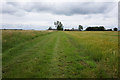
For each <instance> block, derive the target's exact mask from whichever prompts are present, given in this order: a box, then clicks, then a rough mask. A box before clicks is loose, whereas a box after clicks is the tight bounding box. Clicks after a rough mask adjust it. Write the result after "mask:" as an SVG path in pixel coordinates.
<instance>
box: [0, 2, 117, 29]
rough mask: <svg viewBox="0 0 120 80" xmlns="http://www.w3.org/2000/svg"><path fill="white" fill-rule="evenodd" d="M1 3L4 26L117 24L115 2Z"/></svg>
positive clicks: (29, 27) (23, 27)
mask: <svg viewBox="0 0 120 80" xmlns="http://www.w3.org/2000/svg"><path fill="white" fill-rule="evenodd" d="M0 6H2V12H1V13H0V14H2V24H3V28H22V29H40V30H46V29H47V28H48V27H49V26H52V27H53V28H54V21H57V20H58V21H61V22H62V23H63V25H64V28H78V25H83V26H84V28H86V27H88V26H105V27H106V28H113V27H117V26H118V23H117V21H118V3H117V2H79V1H78V2H77V1H76V2H68V1H67V2H34V0H33V1H31V2H17V1H14V2H8V1H4V2H2V3H0Z"/></svg>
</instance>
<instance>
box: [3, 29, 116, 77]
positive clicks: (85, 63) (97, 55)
mask: <svg viewBox="0 0 120 80" xmlns="http://www.w3.org/2000/svg"><path fill="white" fill-rule="evenodd" d="M117 72H118V32H115V31H91V32H89V31H32V30H31V31H27V30H3V31H2V76H3V78H116V77H117V76H118V74H117Z"/></svg>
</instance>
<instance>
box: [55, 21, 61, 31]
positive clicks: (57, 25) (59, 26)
mask: <svg viewBox="0 0 120 80" xmlns="http://www.w3.org/2000/svg"><path fill="white" fill-rule="evenodd" d="M54 25H55V27H57V30H63V24H62V23H61V22H60V21H57V22H54Z"/></svg>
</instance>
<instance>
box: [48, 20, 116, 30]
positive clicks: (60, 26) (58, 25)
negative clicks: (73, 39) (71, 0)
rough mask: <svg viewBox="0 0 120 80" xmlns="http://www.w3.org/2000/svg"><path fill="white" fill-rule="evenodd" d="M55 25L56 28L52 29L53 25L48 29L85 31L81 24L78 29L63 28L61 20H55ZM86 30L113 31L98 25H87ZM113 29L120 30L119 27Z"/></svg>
mask: <svg viewBox="0 0 120 80" xmlns="http://www.w3.org/2000/svg"><path fill="white" fill-rule="evenodd" d="M54 25H55V27H56V29H52V27H49V28H48V30H61V31H63V30H64V31H83V26H82V25H79V26H78V29H74V28H72V29H63V27H64V26H63V24H62V23H61V22H60V21H56V22H54ZM84 31H112V29H105V27H104V26H96V27H87V28H86V29H85V30H84ZM113 31H118V28H116V27H115V28H113Z"/></svg>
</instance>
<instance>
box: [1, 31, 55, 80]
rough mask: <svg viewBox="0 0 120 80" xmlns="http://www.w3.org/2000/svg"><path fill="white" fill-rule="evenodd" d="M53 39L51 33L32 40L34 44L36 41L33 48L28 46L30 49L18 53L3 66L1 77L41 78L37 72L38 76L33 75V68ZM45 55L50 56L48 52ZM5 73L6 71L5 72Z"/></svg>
mask: <svg viewBox="0 0 120 80" xmlns="http://www.w3.org/2000/svg"><path fill="white" fill-rule="evenodd" d="M54 38H55V36H54V33H52V34H50V35H46V36H43V38H41V37H39V38H37V39H36V40H34V42H35V41H36V43H34V42H33V44H34V45H33V46H30V48H27V49H25V50H23V51H20V52H19V53H18V54H20V55H17V56H14V58H13V59H12V60H11V61H10V63H8V64H6V65H4V66H3V71H4V73H3V77H8V78H9V77H18V78H19V77H32V76H33V77H42V76H41V75H40V74H39V72H38V74H35V73H34V69H36V68H34V67H35V66H38V63H39V59H40V58H39V57H41V58H44V56H45V54H44V56H42V55H41V53H42V52H43V53H45V48H47V49H48V48H49V46H48V43H49V45H50V42H53V41H54ZM26 45H28V44H26ZM47 46H48V47H47ZM50 46H52V45H50ZM35 49H36V50H35ZM46 53H47V54H49V55H50V53H49V52H46ZM47 54H46V55H47ZM39 55H40V56H39ZM36 56H37V57H36ZM49 57H51V56H48V58H49ZM4 58H5V57H4ZM36 60H38V61H36ZM41 61H42V60H41ZM41 63H44V62H41ZM36 64H37V65H36ZM28 65H29V66H28ZM34 65H35V66H34ZM41 65H42V64H41ZM43 67H44V66H43ZM5 71H7V72H5ZM38 71H39V68H38ZM44 71H45V70H44ZM32 72H33V73H32ZM21 73H23V74H21ZM26 74H27V75H26Z"/></svg>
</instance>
